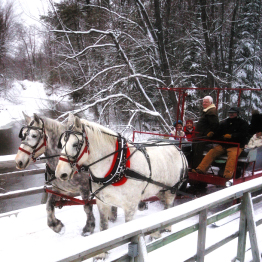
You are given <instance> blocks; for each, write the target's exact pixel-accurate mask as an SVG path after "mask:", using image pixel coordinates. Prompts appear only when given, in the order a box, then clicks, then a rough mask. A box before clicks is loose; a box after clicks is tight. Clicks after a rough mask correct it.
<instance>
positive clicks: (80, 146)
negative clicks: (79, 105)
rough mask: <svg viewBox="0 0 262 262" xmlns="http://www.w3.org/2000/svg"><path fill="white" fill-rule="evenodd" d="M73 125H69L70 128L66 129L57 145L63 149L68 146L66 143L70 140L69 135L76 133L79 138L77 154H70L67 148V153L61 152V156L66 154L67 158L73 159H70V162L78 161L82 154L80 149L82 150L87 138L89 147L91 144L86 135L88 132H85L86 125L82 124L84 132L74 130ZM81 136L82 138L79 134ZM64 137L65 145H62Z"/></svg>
mask: <svg viewBox="0 0 262 262" xmlns="http://www.w3.org/2000/svg"><path fill="white" fill-rule="evenodd" d="M72 129H73V126H70V127H69V130H67V131H65V132H64V133H63V134H62V135H61V136H60V138H59V142H58V145H57V147H58V148H59V149H63V148H66V143H67V142H68V140H69V137H70V135H74V136H75V137H76V138H77V145H76V147H75V148H76V154H75V155H74V156H72V155H69V154H68V153H67V152H66V150H65V154H61V156H65V157H67V159H68V160H69V159H70V158H71V159H73V161H69V162H70V163H71V162H77V158H78V156H79V154H80V151H81V148H82V146H83V144H84V142H85V140H86V144H87V147H89V144H88V140H87V136H86V133H85V130H84V127H83V126H82V132H78V131H73V130H72ZM77 135H79V136H81V137H82V139H79V137H78V136H77ZM62 139H63V140H64V142H65V144H64V146H62Z"/></svg>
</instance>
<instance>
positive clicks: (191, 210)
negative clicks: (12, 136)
mask: <svg viewBox="0 0 262 262" xmlns="http://www.w3.org/2000/svg"><path fill="white" fill-rule="evenodd" d="M37 172H39V173H41V172H44V170H28V171H18V172H11V173H5V174H1V175H0V179H2V178H3V177H5V178H8V177H11V176H12V177H15V176H26V175H34V174H36V173H37ZM261 189H262V178H256V179H253V180H251V181H248V182H245V183H242V184H239V185H236V186H232V187H229V188H227V189H224V190H220V191H218V192H215V193H213V194H209V195H208V196H205V197H201V198H199V199H196V200H193V201H190V202H188V203H185V204H182V205H179V206H176V207H174V208H171V209H168V210H165V211H161V212H158V213H157V214H154V215H153V217H152V218H153V219H150V218H149V217H148V216H147V217H144V218H142V219H137V220H134V221H131V222H129V223H127V224H123V225H121V226H118V227H115V228H112V229H109V230H106V231H104V232H100V233H97V234H94V235H91V236H89V237H88V238H87V240H86V241H87V242H86V245H85V246H86V247H88V249H86V250H82V251H81V252H79V253H78V254H75V255H73V256H70V257H67V258H65V259H62V260H61V261H83V260H84V259H87V258H90V257H93V256H94V255H96V254H99V253H101V252H105V251H108V250H111V249H112V248H115V247H117V246H121V245H123V244H126V243H129V254H128V253H127V254H125V255H123V256H122V257H120V258H118V259H116V260H115V261H140V262H141V261H148V253H149V252H152V251H154V250H156V249H158V248H160V247H163V246H164V245H166V244H168V243H170V242H172V241H176V240H178V239H180V238H181V237H184V236H186V235H188V234H191V233H193V232H195V231H198V243H197V253H196V254H195V255H194V256H193V257H191V258H189V259H188V260H187V261H188V262H189V261H204V257H205V255H207V254H209V253H210V252H212V251H213V250H215V249H217V248H219V247H221V246H222V245H224V244H227V243H228V242H229V241H231V240H233V239H235V238H238V249H237V251H236V260H235V261H244V256H245V242H246V236H247V229H248V230H249V232H250V234H249V236H250V243H251V250H252V254H253V261H261V259H260V251H259V247H258V240H257V233H256V226H258V225H260V224H261V223H262V220H258V221H255V216H254V209H253V204H256V203H258V202H261V200H262V196H257V197H255V198H253V199H251V193H252V192H255V191H258V190H261ZM41 192H44V188H43V187H40V188H32V189H28V190H19V191H15V192H9V193H5V194H0V200H2V199H9V198H14V197H20V196H24V195H29V194H37V193H41ZM239 198H240V199H241V203H240V204H238V205H234V206H232V207H230V208H228V209H227V210H225V211H222V212H220V213H217V214H214V215H212V216H210V217H208V216H207V210H208V209H212V208H214V207H216V206H219V205H221V204H224V203H226V202H229V201H233V200H235V199H239ZM239 211H240V225H239V230H238V231H237V232H235V233H233V234H232V235H230V236H228V237H226V238H224V239H222V240H221V241H219V242H218V243H216V244H214V245H212V246H210V247H209V248H207V249H206V248H205V240H206V228H207V226H208V225H209V224H211V223H214V222H216V221H219V220H220V219H223V218H225V217H228V216H230V215H231V214H234V213H236V212H239ZM195 215H198V216H199V222H198V223H196V224H194V225H191V226H189V227H187V228H185V229H183V230H181V231H179V232H175V233H173V234H170V235H168V236H166V237H164V238H161V239H160V240H159V241H154V242H153V243H149V244H147V245H146V244H145V238H144V237H145V236H146V235H147V234H150V233H151V232H153V231H156V230H158V229H163V228H165V227H167V226H170V225H173V224H176V223H178V222H181V221H183V220H186V219H188V218H190V217H192V216H195ZM136 251H138V252H136ZM133 259H134V260H133Z"/></svg>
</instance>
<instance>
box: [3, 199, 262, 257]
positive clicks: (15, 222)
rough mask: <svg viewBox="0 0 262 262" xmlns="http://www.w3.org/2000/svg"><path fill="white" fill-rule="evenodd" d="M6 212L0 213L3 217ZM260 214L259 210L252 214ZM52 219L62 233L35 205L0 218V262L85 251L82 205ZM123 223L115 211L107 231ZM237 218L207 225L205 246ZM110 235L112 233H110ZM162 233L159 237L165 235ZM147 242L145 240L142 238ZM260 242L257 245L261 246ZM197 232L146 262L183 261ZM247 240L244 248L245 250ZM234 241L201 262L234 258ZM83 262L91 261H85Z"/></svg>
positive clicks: (152, 206) (156, 207) (152, 207)
mask: <svg viewBox="0 0 262 262" xmlns="http://www.w3.org/2000/svg"><path fill="white" fill-rule="evenodd" d="M162 209H163V207H162V206H161V204H160V203H159V202H154V203H149V208H148V210H145V211H138V212H137V213H136V216H135V219H140V218H143V217H146V218H148V220H149V221H152V220H153V219H154V214H156V213H157V212H161V210H162ZM7 214H8V213H6V214H4V215H7ZM94 214H95V218H96V228H95V233H94V234H99V233H98V231H99V230H98V224H99V214H98V210H97V207H96V206H94ZM256 214H257V215H259V214H261V209H259V210H257V211H256ZM56 217H57V218H58V219H60V220H61V221H62V222H63V223H64V225H65V232H64V234H62V235H60V234H56V233H54V232H53V231H52V230H51V229H49V228H48V226H47V224H46V213H45V206H44V205H39V206H36V207H30V208H26V209H23V210H19V213H18V214H17V216H16V215H11V216H5V217H2V218H0V232H1V235H0V257H1V261H5V262H7V261H8V262H9V261H10V262H16V261H27V262H35V261H38V262H41V261H45V262H47V261H48V262H51V261H57V260H60V259H62V258H65V257H67V256H70V255H74V254H75V253H77V252H80V251H83V250H85V249H88V246H86V245H87V244H88V238H91V237H92V236H87V237H83V236H81V230H82V227H83V226H84V224H85V219H86V218H85V213H84V211H83V207H82V206H73V207H64V208H62V209H56ZM197 221H198V217H197V216H195V217H192V218H190V219H188V220H186V221H184V222H180V223H179V224H176V225H173V227H172V231H173V232H175V231H178V230H181V229H182V228H184V227H186V226H189V225H191V224H193V223H196V222H197ZM123 223H124V214H123V211H122V210H121V209H119V210H118V218H117V221H116V222H115V223H111V222H110V224H109V228H113V227H114V229H116V230H117V229H118V227H119V228H121V226H120V224H123ZM238 227H239V219H236V220H233V221H232V222H230V223H228V224H225V225H223V226H221V227H213V226H208V229H207V245H206V246H207V247H208V246H209V245H212V244H214V243H216V242H217V241H219V240H221V239H223V238H225V237H226V236H229V235H231V234H232V233H234V232H235V231H237V230H238ZM111 234H112V232H111ZM166 234H167V233H164V234H162V235H166ZM258 234H259V236H260V238H261V237H262V235H261V234H262V228H261V227H258ZM146 240H147V241H149V238H148V237H147V239H146ZM261 244H262V242H260V246H261ZM196 245H197V232H195V233H192V234H190V235H189V236H187V237H183V238H182V239H180V240H178V241H176V242H174V243H171V244H168V245H167V246H165V247H163V248H160V249H158V250H156V251H153V252H151V253H149V261H150V262H159V261H161V260H162V261H176V262H178V261H185V259H187V258H189V257H190V256H192V255H194V254H195V253H196ZM249 246H250V244H249V241H248V243H247V248H249ZM236 250H237V239H235V240H233V241H231V242H230V243H228V244H227V245H225V246H224V247H222V248H220V249H218V250H217V251H214V252H212V253H211V254H209V255H207V256H206V257H205V261H206V262H207V261H210V262H211V261H212V262H214V261H217V262H221V261H223V262H230V261H231V260H232V259H233V258H234V257H235V255H236ZM124 253H127V245H124V246H122V247H118V248H116V249H114V250H112V251H110V252H109V256H108V258H107V259H106V261H112V259H115V258H117V257H119V256H120V255H123V254H124ZM251 260H252V256H251V253H250V252H248V253H247V254H246V259H245V261H251ZM86 261H92V259H88V260H86Z"/></svg>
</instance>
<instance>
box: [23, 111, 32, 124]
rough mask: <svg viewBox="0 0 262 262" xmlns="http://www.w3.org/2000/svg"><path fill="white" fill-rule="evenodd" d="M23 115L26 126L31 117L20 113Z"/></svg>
mask: <svg viewBox="0 0 262 262" xmlns="http://www.w3.org/2000/svg"><path fill="white" fill-rule="evenodd" d="M22 113H23V115H24V118H25V122H26V124H28V125H29V123H30V122H31V117H30V116H28V115H27V114H25V113H24V112H23V111H22Z"/></svg>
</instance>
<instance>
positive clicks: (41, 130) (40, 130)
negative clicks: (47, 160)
mask: <svg viewBox="0 0 262 262" xmlns="http://www.w3.org/2000/svg"><path fill="white" fill-rule="evenodd" d="M34 122H35V121H34V120H33V121H32V122H31V123H30V124H29V125H27V126H23V127H22V128H21V130H20V132H19V135H18V137H19V138H21V140H22V144H25V145H27V146H29V147H31V148H32V149H35V148H36V147H37V146H38V144H39V142H40V140H41V139H42V138H43V136H44V122H43V121H42V124H43V127H36V126H33V124H34ZM25 129H27V130H26V131H25ZM32 129H33V130H37V131H38V133H39V138H38V140H37V142H36V144H35V145H34V146H31V145H29V144H28V143H26V142H24V140H25V139H26V137H27V136H28V135H29V133H30V130H32ZM24 131H25V132H24Z"/></svg>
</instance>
